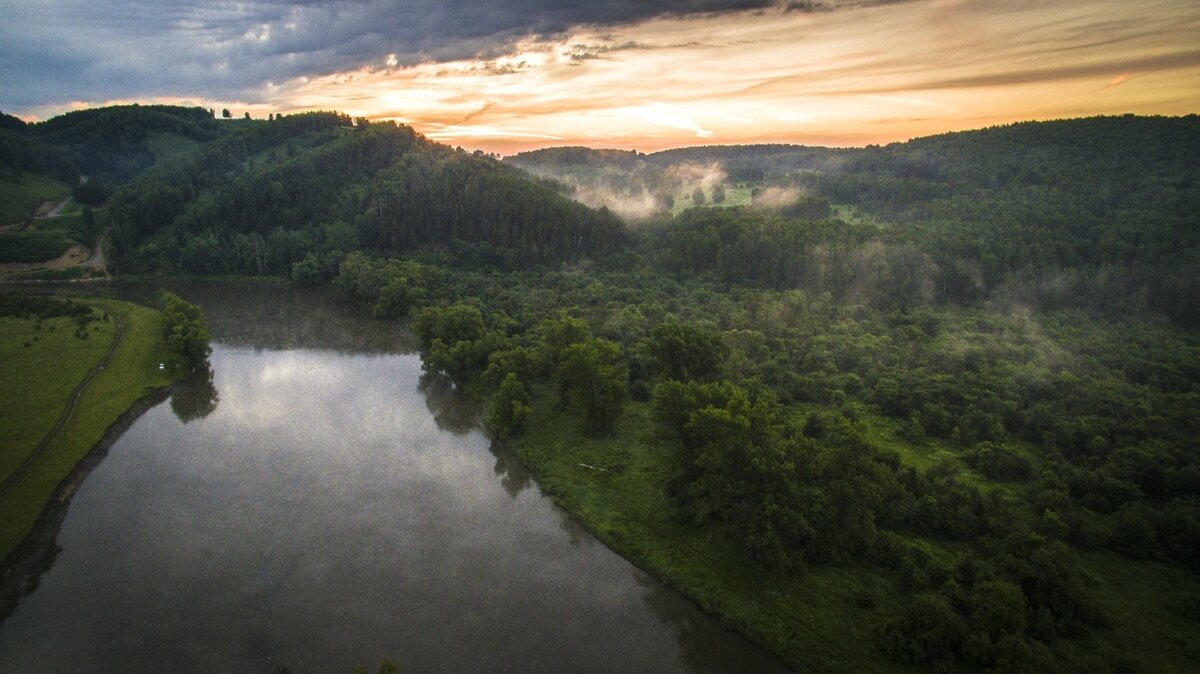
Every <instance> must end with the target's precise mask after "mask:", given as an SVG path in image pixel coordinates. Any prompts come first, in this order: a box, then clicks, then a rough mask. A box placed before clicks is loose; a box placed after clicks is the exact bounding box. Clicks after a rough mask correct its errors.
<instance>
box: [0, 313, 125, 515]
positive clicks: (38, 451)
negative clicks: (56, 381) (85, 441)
mask: <svg viewBox="0 0 1200 674" xmlns="http://www.w3.org/2000/svg"><path fill="white" fill-rule="evenodd" d="M109 316H112V319H113V321H115V322H116V325H117V330H116V333H114V334H113V341H112V344H111V345H109V347H108V353H106V354H104V357H103V358H101V359H100V361H99V362H98V363H96V364H95V365H93V366H92V369H91V370H88V373H87V376H85V377H84V378H83V381H81V382H79V385H78V386H76V387H75V390H74V391H72V392H71V397H70V398H68V399H67V406H66V407H65V408H64V409H63V411H62V414H60V415H58V421H56V422H55V423H54V426H53V427H52V428H51V429H50V431H49V432H48V433H46V435H45V436H44V437H43V438H42V440H41V442H39V443H38V444H37V446H36V447H34V448H33V451H32V452H30V453H29V456H27V457H25V460H24V461H22V462H21V465H19V466H17V469H16V470H14V471H13V472H12V473H11V474H10V475H9V476H8V477H6V478H5V479H4V482H0V498H4V497H5V496H7V495H8V492H9V491H11V490H12V488H13V486H15V485H16V484H17V482H19V481H20V480H21V478H22V477H24V476H25V474H26V473H28V472H29V469H30V468H32V467H33V464H35V463H37V460H38V458H40V457H41V456H42V454H44V453H45V451H46V448H47V447H49V446H50V443H52V442H54V441H55V440H56V439H57V438H58V436H59V435H60V434H61V433H62V430H63V428H65V427H66V425H67V422H68V421H70V420H71V414H73V413H74V412H75V406H76V404H78V403H79V398H80V396H82V395H83V392H84V390H86V389H87V387H88V384H90V383H92V380H93V379H95V378H96V375H98V374H100V371H101V370H103V369H104V368H105V367H106V366H107V365H108V363H109V361H111V360H112V357H113V354H115V353H116V352H117V347H119V346H120V345H121V339H122V338H123V337H124V336H125V322H124V321H122V320H121V319H120V317H118V316H117V315H115V314H111V313H110V314H109Z"/></svg>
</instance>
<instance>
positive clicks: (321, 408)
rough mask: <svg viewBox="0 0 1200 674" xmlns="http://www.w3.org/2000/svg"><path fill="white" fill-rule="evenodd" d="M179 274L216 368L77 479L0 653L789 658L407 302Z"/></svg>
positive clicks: (63, 661) (112, 659) (716, 664)
mask: <svg viewBox="0 0 1200 674" xmlns="http://www.w3.org/2000/svg"><path fill="white" fill-rule="evenodd" d="M76 287H78V286H76ZM174 289H175V290H176V291H177V292H179V293H180V294H181V295H183V296H184V297H185V298H186V299H189V300H190V301H193V302H197V303H199V304H200V305H201V306H202V308H203V310H204V313H205V315H206V316H207V317H208V319H209V323H210V328H211V329H212V332H213V335H214V348H213V354H212V358H211V363H212V373H211V377H210V378H201V379H200V380H198V381H193V382H190V383H189V384H188V385H187V386H182V387H180V388H179V389H178V390H176V391H175V393H174V394H173V395H172V396H171V398H170V399H169V400H165V401H163V402H162V403H160V404H158V405H157V406H154V407H153V408H151V409H149V410H148V411H147V412H146V413H145V414H143V415H142V416H141V417H139V418H138V419H137V420H136V421H135V422H134V423H133V424H132V425H131V426H130V427H129V428H128V430H126V431H125V432H124V433H123V434H122V435H121V436H120V437H119V438H118V439H117V440H116V441H115V442H114V443H113V444H112V446H111V448H110V449H109V451H108V454H107V456H106V457H105V458H104V459H103V461H101V462H100V463H99V464H98V465H97V466H96V467H95V468H94V469H93V470H92V471H91V473H90V474H89V475H88V476H87V478H86V480H84V481H83V483H82V485H81V486H80V487H79V489H78V491H77V492H76V493H75V494H74V496H73V498H72V499H71V501H70V506H69V509H68V510H67V511H66V515H65V518H64V519H63V520H62V525H61V529H60V530H59V531H58V534H57V545H58V546H59V548H60V550H59V552H58V553H57V555H56V556H55V558H54V562H53V564H52V565H51V566H50V568H49V569H48V570H46V572H45V573H44V574H43V575H42V577H41V580H40V584H39V586H38V587H37V589H36V590H35V591H34V592H33V593H32V594H30V595H28V596H26V597H25V598H23V599H22V601H21V602H20V604H19V605H18V606H17V608H16V610H15V611H14V612H13V613H12V614H11V615H10V616H9V617H8V618H7V619H6V620H5V621H4V622H3V623H0V672H10V673H20V672H162V671H171V672H260V673H262V674H268V673H270V672H276V671H279V670H281V669H283V668H286V669H287V670H288V671H289V672H292V673H294V674H302V673H305V672H334V673H337V672H344V673H346V674H349V672H350V671H351V670H352V669H353V668H354V667H355V666H358V665H364V666H368V667H370V668H371V671H374V668H375V666H376V665H377V664H378V663H379V662H380V661H381V660H383V659H384V658H390V659H392V660H394V661H396V662H397V663H398V664H399V665H400V669H401V671H406V672H483V671H487V672H541V671H544V672H747V671H782V670H781V668H780V667H779V665H778V664H777V663H776V662H775V661H774V660H772V659H771V658H770V657H768V656H767V655H765V654H764V653H763V652H762V651H760V650H759V649H757V648H756V647H754V646H753V645H751V644H749V643H748V642H747V641H745V640H744V639H742V638H741V637H739V636H737V635H735V634H733V633H730V632H728V631H726V630H724V629H723V628H722V627H721V626H720V625H719V624H718V623H717V622H716V621H715V620H713V619H712V618H710V617H708V616H706V615H704V614H703V613H702V612H700V611H699V610H698V609H697V608H696V607H695V606H694V605H693V604H691V603H690V602H688V601H686V600H685V599H683V598H682V597H680V596H679V595H678V594H676V593H675V592H673V591H672V590H670V589H668V588H666V587H664V586H663V585H661V584H660V583H658V582H657V581H655V580H654V579H653V578H651V577H649V576H648V575H647V574H645V573H644V572H642V571H640V570H639V569H637V568H636V567H634V566H632V565H631V564H629V563H628V562H627V561H625V560H624V559H622V558H621V557H619V556H618V555H616V554H614V553H613V552H612V551H611V550H609V549H608V548H607V547H605V546H604V545H603V544H602V543H600V542H598V541H597V540H596V539H594V538H593V537H592V536H590V535H589V534H588V533H587V532H586V531H584V530H583V529H582V528H581V527H580V526H579V525H578V524H577V523H575V522H574V521H573V520H572V519H571V518H570V517H568V516H567V515H566V514H565V513H564V512H563V511H562V510H561V509H559V508H558V507H557V506H555V505H554V503H553V502H552V501H551V499H550V498H548V497H547V496H545V495H543V494H542V493H541V491H540V489H539V487H538V485H537V481H536V480H534V479H533V478H532V477H531V476H530V475H529V473H528V472H527V471H526V470H525V469H524V468H523V467H522V466H521V464H520V463H519V462H518V461H517V460H516V459H515V458H514V457H512V456H511V455H510V454H508V453H507V452H505V451H504V450H503V449H502V448H498V447H495V446H493V445H492V444H491V443H490V442H489V440H488V438H487V437H486V436H485V435H484V434H483V433H482V432H481V430H480V428H479V427H478V424H477V420H476V416H477V415H476V411H475V408H474V406H473V405H472V404H471V403H470V401H468V400H465V399H464V398H463V397H462V396H461V395H459V394H458V392H457V391H456V390H455V389H454V387H453V386H451V385H450V384H449V383H448V382H446V381H445V380H444V379H440V378H437V377H431V376H429V375H427V374H425V373H423V372H422V368H421V360H420V357H419V355H418V354H417V353H416V352H415V351H414V344H413V341H412V339H411V336H409V335H407V334H406V333H405V332H404V331H403V330H402V329H400V328H399V327H398V326H397V324H395V323H392V322H385V321H378V320H374V319H371V318H370V317H369V316H366V315H364V314H363V313H361V312H359V311H357V310H355V309H354V308H352V307H348V306H346V305H345V302H344V301H342V300H340V299H339V298H337V297H336V296H335V295H333V294H331V293H324V292H317V291H303V290H298V289H292V288H287V287H279V286H270V285H265V284H251V283H238V284H230V283H185V284H177V287H175V288H174ZM151 291H152V288H151V287H149V286H145V285H139V284H131V285H125V284H123V285H113V286H111V287H108V290H107V292H111V293H113V294H115V295H118V296H126V297H133V298H140V299H146V298H148V297H149V296H150V294H151Z"/></svg>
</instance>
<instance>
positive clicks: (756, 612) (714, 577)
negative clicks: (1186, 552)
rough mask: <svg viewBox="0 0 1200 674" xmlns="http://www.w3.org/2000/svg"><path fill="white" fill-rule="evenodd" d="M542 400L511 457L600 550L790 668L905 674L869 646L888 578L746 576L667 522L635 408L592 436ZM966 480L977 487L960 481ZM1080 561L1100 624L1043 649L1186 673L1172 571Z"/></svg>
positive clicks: (928, 455)
mask: <svg viewBox="0 0 1200 674" xmlns="http://www.w3.org/2000/svg"><path fill="white" fill-rule="evenodd" d="M550 393H551V392H550V391H549V390H548V389H545V388H543V389H541V390H538V391H535V405H534V412H533V415H532V416H531V418H530V420H529V427H528V430H527V431H526V433H525V434H524V435H523V436H520V437H518V438H517V439H516V440H515V441H513V443H512V447H513V449H514V450H515V451H516V452H517V454H518V455H519V456H520V457H521V459H522V460H523V461H524V462H525V463H526V465H528V466H529V467H530V469H532V470H533V472H534V473H535V474H536V475H537V477H538V480H539V482H540V484H541V486H542V489H543V490H544V491H545V492H547V493H549V494H551V495H553V496H554V497H555V499H556V500H557V501H558V502H559V503H560V504H561V505H563V507H565V508H566V509H567V510H568V511H570V512H571V513H572V515H574V516H575V517H576V518H577V519H578V520H579V521H580V522H582V523H583V524H584V525H585V526H586V527H587V528H588V529H589V530H590V531H592V532H593V533H594V534H595V535H596V536H597V537H599V538H600V539H601V540H603V541H604V542H605V543H606V544H608V545H609V546H610V547H612V548H613V549H614V550H616V551H617V552H619V553H620V554H621V555H622V556H624V557H626V558H627V559H629V560H631V561H632V562H634V563H635V564H637V565H638V566H640V567H642V568H644V569H646V570H647V571H649V572H651V573H652V574H654V575H655V576H656V577H658V578H660V579H662V580H663V581H665V582H666V583H668V584H670V585H672V586H674V587H676V588H677V589H679V590H680V591H681V592H682V593H683V594H685V595H687V596H688V597H690V598H691V599H693V600H694V601H696V602H697V603H698V604H700V606H702V607H703V608H704V609H705V610H707V611H709V612H710V613H712V614H714V615H716V616H718V617H719V618H720V619H721V620H722V622H723V623H725V624H726V625H728V626H730V627H732V628H734V629H737V630H738V631H739V632H742V633H743V634H745V635H747V636H749V637H750V638H751V639H752V640H753V641H755V642H757V643H759V644H761V645H762V646H763V647H765V648H766V649H768V650H770V651H772V652H774V653H776V654H777V655H778V656H779V657H780V659H781V660H783V662H784V663H785V664H787V665H789V666H790V667H792V668H794V669H796V670H798V671H816V672H893V671H914V670H912V669H910V668H908V667H905V666H903V665H900V664H897V663H894V662H892V661H890V660H888V659H886V658H885V657H884V656H883V654H882V653H879V652H878V651H877V650H876V649H873V648H872V647H871V646H870V644H874V643H878V633H879V630H880V629H881V628H882V626H883V625H884V624H886V622H887V620H888V619H889V618H890V617H891V615H893V614H892V611H893V610H895V609H896V608H897V607H896V606H893V605H892V604H890V603H889V602H890V601H893V600H889V599H888V597H889V596H891V595H893V593H895V592H896V590H895V588H892V587H890V585H889V584H888V581H885V580H881V578H880V577H879V576H877V575H874V574H869V573H866V572H864V571H862V570H860V569H856V568H853V567H835V566H830V565H824V566H816V567H811V568H809V569H807V570H804V571H802V572H800V573H798V574H795V575H782V574H777V573H772V572H769V571H766V570H764V569H762V568H760V567H757V566H755V565H754V564H752V563H750V562H749V561H748V560H747V558H746V556H745V555H744V554H743V552H742V551H741V550H740V549H739V548H738V547H737V546H736V545H735V544H734V543H733V542H731V541H730V540H729V539H728V538H726V537H725V536H724V535H723V534H721V533H719V532H718V531H717V530H716V529H715V528H712V527H708V528H700V527H696V526H693V525H692V524H690V523H688V522H686V521H681V520H680V519H679V518H678V517H677V516H676V514H675V513H677V512H678V510H677V508H676V506H675V504H674V503H673V502H672V500H671V498H670V497H669V495H668V494H667V493H666V491H665V487H664V485H666V484H668V483H669V481H670V479H671V475H672V467H671V466H672V461H671V457H670V456H669V452H670V449H669V448H668V447H666V446H664V445H661V444H659V443H657V442H655V441H654V440H653V439H652V433H653V431H654V426H655V424H654V422H653V419H652V418H651V411H650V407H649V405H648V404H647V403H638V402H630V403H627V405H626V408H625V411H624V413H623V414H622V416H621V419H620V420H619V422H618V424H617V426H616V428H615V430H614V433H613V434H612V435H611V436H609V437H608V438H603V439H601V438H596V437H592V436H590V435H588V434H587V433H585V432H584V431H583V428H582V424H581V422H580V421H579V420H577V419H574V418H573V417H564V416H563V415H561V414H559V413H558V412H556V411H555V405H554V401H553V399H552V398H551V395H550ZM861 425H862V427H863V430H864V433H865V435H867V437H868V438H869V439H870V440H871V442H872V443H876V444H880V445H883V446H888V447H892V448H895V449H897V450H898V451H899V452H900V453H901V455H902V456H903V457H904V461H905V462H906V463H911V464H915V465H921V466H927V465H929V464H930V462H931V461H932V460H933V457H934V456H936V455H938V454H941V453H943V452H945V451H947V450H946V449H945V448H944V447H941V446H940V445H938V444H937V443H929V444H928V445H923V446H914V445H911V444H909V443H906V442H905V441H902V440H899V439H898V438H897V436H896V434H895V429H893V428H891V426H890V425H889V424H888V423H886V422H885V420H881V419H878V418H876V417H873V416H870V415H868V416H867V417H865V418H864V419H863V420H862V422H861ZM581 464H587V466H592V467H594V468H589V467H587V466H584V465H581ZM967 479H968V480H971V481H975V480H980V481H982V478H979V477H978V476H976V475H973V474H970V473H968V477H967ZM912 542H914V543H918V544H920V545H921V546H922V547H924V548H926V549H927V551H928V552H930V553H931V554H933V555H935V556H936V555H939V554H941V553H943V552H947V550H942V549H941V546H940V544H938V543H937V542H934V541H929V540H918V539H912ZM1090 554H1091V556H1085V558H1084V560H1085V561H1084V564H1085V568H1086V569H1087V572H1088V573H1089V575H1090V576H1091V577H1092V580H1093V581H1094V583H1095V586H1096V587H1097V588H1099V589H1098V592H1097V597H1098V598H1099V599H1100V601H1101V602H1102V605H1103V607H1104V611H1105V613H1106V614H1107V615H1108V616H1109V618H1110V620H1111V625H1110V627H1109V629H1106V630H1099V631H1097V632H1096V633H1094V634H1093V635H1091V636H1090V637H1088V638H1086V639H1083V640H1060V641H1059V642H1058V643H1057V644H1056V646H1055V647H1056V648H1063V649H1064V652H1072V653H1075V654H1086V653H1089V652H1099V651H1115V652H1119V653H1127V654H1128V657H1129V658H1130V659H1132V660H1133V661H1135V662H1138V663H1141V665H1142V667H1143V668H1142V670H1141V671H1160V672H1168V671H1172V672H1173V671H1187V668H1188V665H1189V664H1194V663H1192V661H1191V660H1189V659H1188V657H1187V655H1186V651H1187V649H1189V648H1190V649H1196V648H1200V642H1198V641H1196V640H1194V639H1193V640H1191V641H1189V640H1188V638H1187V636H1186V635H1188V634H1189V630H1190V629H1191V627H1190V626H1189V621H1188V620H1187V619H1186V618H1183V617H1182V616H1180V615H1179V612H1178V610H1175V609H1172V608H1171V607H1169V606H1166V605H1165V604H1166V603H1167V602H1169V601H1170V598H1171V597H1173V596H1176V595H1177V590H1178V587H1176V586H1179V587H1185V586H1187V583H1186V582H1185V581H1186V580H1187V579H1186V578H1184V577H1183V576H1184V575H1185V574H1183V572H1181V571H1180V570H1179V569H1174V568H1172V567H1170V566H1169V565H1164V564H1159V563H1154V562H1135V561H1131V560H1128V559H1124V558H1121V557H1118V556H1116V555H1113V554H1111V553H1090ZM1173 584H1174V585H1173ZM1173 587H1175V590H1173V589H1172V588H1173Z"/></svg>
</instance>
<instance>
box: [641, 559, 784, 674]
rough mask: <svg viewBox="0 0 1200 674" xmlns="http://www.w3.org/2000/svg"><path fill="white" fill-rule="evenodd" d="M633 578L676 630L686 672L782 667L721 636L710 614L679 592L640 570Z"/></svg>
mask: <svg viewBox="0 0 1200 674" xmlns="http://www.w3.org/2000/svg"><path fill="white" fill-rule="evenodd" d="M634 580H635V581H636V582H637V584H638V585H640V586H641V587H642V589H643V590H644V591H645V592H644V594H643V595H642V599H643V600H644V601H645V602H646V606H647V607H649V608H650V610H651V611H653V612H654V614H655V615H657V616H658V617H659V618H660V619H661V620H662V621H663V623H665V624H667V625H669V626H670V627H671V629H672V630H673V631H674V633H675V638H676V639H677V640H678V643H679V647H680V650H681V656H682V659H683V661H684V663H685V664H686V668H687V671H689V672H698V673H703V674H720V673H721V672H736V671H743V672H778V671H783V669H784V668H783V666H782V665H780V664H779V662H778V661H776V660H775V659H774V658H772V657H770V656H768V655H767V654H766V653H763V652H761V651H751V650H747V649H745V648H741V647H739V644H737V643H735V642H731V641H729V640H728V639H724V638H722V637H724V636H725V635H724V634H721V630H720V627H718V626H717V623H716V622H715V621H714V620H713V619H712V618H710V617H708V616H706V615H704V614H703V613H701V612H699V611H698V610H697V609H696V607H695V605H693V604H692V603H690V602H688V601H686V600H684V599H683V598H682V597H680V596H679V594H678V593H676V592H675V591H673V590H671V589H670V588H668V587H666V586H665V585H663V584H662V583H660V582H658V581H657V580H655V579H654V578H651V577H649V576H647V575H646V574H643V573H635V574H634Z"/></svg>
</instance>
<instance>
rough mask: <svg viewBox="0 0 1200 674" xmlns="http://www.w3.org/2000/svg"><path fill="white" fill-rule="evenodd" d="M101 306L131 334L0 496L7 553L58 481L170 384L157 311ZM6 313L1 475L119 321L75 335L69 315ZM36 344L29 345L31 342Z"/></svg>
mask: <svg viewBox="0 0 1200 674" xmlns="http://www.w3.org/2000/svg"><path fill="white" fill-rule="evenodd" d="M86 303H87V304H88V305H90V306H92V307H93V308H94V311H95V312H99V313H103V312H107V313H109V314H111V315H115V316H119V317H121V318H122V320H123V321H124V322H125V336H124V339H123V340H122V342H121V345H120V347H119V348H118V349H117V351H116V353H115V355H114V356H113V359H112V361H111V362H110V363H109V365H108V366H107V367H106V368H105V369H104V370H102V371H101V372H100V373H99V374H98V375H97V376H96V377H95V379H93V380H92V382H91V384H90V385H89V386H88V388H87V389H86V390H85V392H84V394H83V396H82V397H81V398H80V400H79V404H78V406H77V407H76V408H75V412H74V414H72V416H71V419H70V421H69V422H68V423H67V425H66V427H65V428H64V429H63V432H62V433H61V434H59V435H58V437H57V439H56V440H55V441H54V442H53V443H51V444H50V446H49V447H48V448H47V450H46V452H45V454H43V455H42V456H41V458H40V459H38V461H37V462H36V463H35V464H34V465H33V467H32V469H31V470H30V471H29V472H28V473H26V474H25V476H24V477H23V478H22V479H21V480H20V481H19V482H17V483H16V485H15V486H14V488H13V489H12V490H11V491H10V492H8V493H7V494H5V495H0V558H3V557H6V556H7V555H8V553H9V552H11V551H12V549H13V548H14V547H16V545H17V544H18V543H19V542H20V541H21V539H22V538H24V537H25V536H26V535H27V534H28V533H29V531H30V530H31V529H32V528H33V524H34V522H36V521H37V518H38V515H39V514H40V513H41V511H42V508H43V507H44V506H45V504H46V503H47V501H48V500H49V498H50V496H51V494H52V493H53V491H54V488H55V487H56V486H57V485H58V483H59V482H61V481H62V479H63V478H64V477H66V475H67V474H68V473H70V471H71V469H72V468H73V467H74V466H75V464H76V463H78V462H79V460H80V459H82V458H83V457H84V456H85V455H87V453H88V451H89V450H91V448H92V447H93V446H95V444H96V443H97V442H99V440H100V439H101V437H103V435H104V431H105V430H106V429H107V428H108V427H109V426H110V425H112V423H113V422H114V421H116V419H117V418H118V417H119V416H120V415H121V414H122V413H123V412H125V410H127V409H128V408H129V407H130V406H131V405H132V404H133V403H134V402H135V401H137V400H138V399H139V398H141V397H143V396H145V395H146V394H148V393H149V392H151V391H153V390H154V389H156V388H159V387H162V386H165V385H166V384H168V383H170V382H169V380H168V378H167V377H166V375H164V374H163V373H162V372H161V371H160V370H159V369H158V363H159V362H161V360H162V353H161V351H160V349H161V345H160V330H161V328H160V325H159V317H158V312H156V311H153V310H151V309H147V308H144V307H140V306H137V305H133V304H129V303H126V302H118V301H115V300H105V299H94V298H89V299H87V300H86ZM37 326H38V321H37V320H36V319H16V318H12V317H3V318H0V359H2V362H3V363H4V368H3V369H2V370H0V427H3V428H4V429H5V435H6V438H5V443H4V445H3V446H2V447H0V475H3V476H5V477H7V476H8V475H9V474H10V473H11V471H12V470H13V469H14V468H15V467H16V466H18V465H19V464H20V463H21V462H22V461H23V460H24V458H25V457H26V456H28V455H29V452H30V450H31V449H32V448H33V447H34V446H35V445H36V444H37V443H38V441H39V440H40V439H41V438H42V436H43V435H44V434H45V433H46V431H47V430H49V429H50V428H51V427H52V426H53V425H54V423H55V421H56V420H57V419H58V416H59V414H60V413H61V412H62V410H63V408H64V405H65V404H66V402H67V398H68V396H69V394H70V393H71V391H72V390H73V389H74V388H75V386H76V385H77V384H78V383H79V381H80V380H82V378H83V377H84V375H85V373H86V372H87V371H88V370H89V369H90V368H91V367H92V366H93V365H94V364H95V363H96V362H97V361H99V360H100V359H101V358H102V357H103V355H104V354H105V352H106V351H107V350H108V347H109V345H110V344H111V343H112V337H113V334H114V331H115V323H114V322H113V321H111V320H109V321H98V322H93V323H90V324H89V327H88V331H87V332H88V337H87V339H79V338H78V337H76V336H75V329H76V323H75V321H74V320H73V319H70V318H55V319H45V320H43V321H41V327H40V328H39V327H37ZM25 344H29V346H25Z"/></svg>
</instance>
